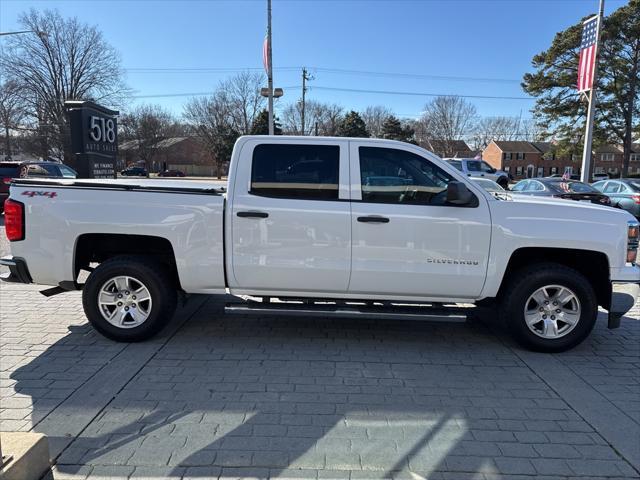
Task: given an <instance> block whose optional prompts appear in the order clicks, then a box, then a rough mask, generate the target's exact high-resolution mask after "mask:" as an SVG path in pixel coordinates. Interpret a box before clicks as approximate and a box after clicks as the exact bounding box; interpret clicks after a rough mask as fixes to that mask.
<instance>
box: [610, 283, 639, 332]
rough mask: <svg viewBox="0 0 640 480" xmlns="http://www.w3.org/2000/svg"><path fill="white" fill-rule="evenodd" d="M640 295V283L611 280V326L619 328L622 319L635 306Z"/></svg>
mask: <svg viewBox="0 0 640 480" xmlns="http://www.w3.org/2000/svg"><path fill="white" fill-rule="evenodd" d="M639 295H640V283H636V282H611V306H610V307H609V323H608V327H609V328H618V327H619V326H620V319H621V318H622V317H623V316H624V315H625V314H626V313H627V312H628V311H629V310H631V309H632V308H633V306H634V305H635V304H636V300H637V299H638V296H639Z"/></svg>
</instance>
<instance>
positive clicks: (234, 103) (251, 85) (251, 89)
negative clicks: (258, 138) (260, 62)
mask: <svg viewBox="0 0 640 480" xmlns="http://www.w3.org/2000/svg"><path fill="white" fill-rule="evenodd" d="M264 82H265V76H264V75H263V74H262V73H251V72H242V73H240V74H238V75H235V76H233V77H231V78H229V79H228V80H225V81H224V82H222V83H221V84H220V86H219V87H218V93H217V97H218V100H219V101H221V102H223V103H225V104H226V107H225V108H227V109H228V112H229V113H228V114H229V116H230V117H231V120H232V122H233V127H234V129H235V130H236V131H238V132H240V134H241V135H248V134H249V133H251V127H252V126H253V124H254V122H255V121H256V118H258V116H259V115H260V112H261V111H262V110H263V109H264V105H265V98H264V97H263V96H262V95H260V88H261V87H262V86H263V84H264Z"/></svg>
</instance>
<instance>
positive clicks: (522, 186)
mask: <svg viewBox="0 0 640 480" xmlns="http://www.w3.org/2000/svg"><path fill="white" fill-rule="evenodd" d="M528 184H529V181H528V180H524V181H522V182H518V183H516V184H515V185H514V186H513V188H512V189H511V191H513V192H524V191H525V190H526V187H527V185H528Z"/></svg>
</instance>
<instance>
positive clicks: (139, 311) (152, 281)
mask: <svg viewBox="0 0 640 480" xmlns="http://www.w3.org/2000/svg"><path fill="white" fill-rule="evenodd" d="M176 298H177V293H176V288H175V285H174V282H173V281H172V280H171V276H170V275H169V273H168V272H167V271H166V270H165V269H164V268H162V267H160V266H159V265H157V263H155V262H153V261H151V260H148V259H145V258H144V257H115V258H112V259H110V260H107V261H105V262H103V263H101V264H100V265H99V266H98V267H97V268H96V269H95V270H94V271H93V273H91V275H90V276H89V278H88V279H87V283H86V284H85V286H84V289H83V291H82V304H83V307H84V311H85V314H86V315H87V318H88V319H89V322H91V324H92V325H93V326H94V328H95V329H96V330H98V331H99V332H100V333H102V334H103V335H104V336H106V337H108V338H110V339H112V340H116V341H120V342H139V341H142V340H146V339H149V338H151V337H153V336H154V335H155V334H156V333H158V332H159V331H160V330H162V328H163V327H164V326H165V325H166V324H167V322H168V321H169V320H170V319H171V317H172V316H173V313H174V312H175V309H176Z"/></svg>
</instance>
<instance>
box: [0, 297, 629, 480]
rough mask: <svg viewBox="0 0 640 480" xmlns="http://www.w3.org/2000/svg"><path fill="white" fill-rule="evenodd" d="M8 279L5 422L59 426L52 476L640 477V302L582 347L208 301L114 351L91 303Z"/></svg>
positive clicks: (486, 330)
mask: <svg viewBox="0 0 640 480" xmlns="http://www.w3.org/2000/svg"><path fill="white" fill-rule="evenodd" d="M37 290H38V289H37V288H36V287H33V286H23V285H6V284H5V285H2V286H0V430H9V431H11V430H22V431H27V430H34V431H39V432H44V433H46V434H47V435H49V438H50V441H51V445H52V452H53V454H54V456H56V466H55V467H54V469H53V471H52V472H51V473H50V474H49V476H48V479H49V480H52V479H55V480H62V479H83V480H84V479H91V480H95V479H105V478H118V479H120V478H122V479H124V478H136V479H142V478H148V479H155V478H176V479H179V478H181V479H185V480H186V479H210V478H266V477H274V478H318V479H324V478H353V479H358V478H362V479H369V478H410V479H420V478H429V479H443V478H446V479H456V480H457V479H465V478H484V479H511V478H513V479H525V478H534V477H535V478H543V479H545V478H546V479H560V478H563V479H566V478H625V479H629V478H639V477H640V474H639V472H640V433H639V432H640V376H639V375H638V371H639V370H638V368H639V367H640V347H639V343H638V342H639V341H640V307H638V308H636V309H635V310H634V311H633V312H631V313H630V314H629V316H627V317H626V318H625V319H624V320H623V326H622V327H621V328H620V329H618V330H615V331H609V330H607V329H606V320H605V316H604V314H602V315H601V318H600V319H599V322H598V325H597V327H596V330H595V331H594V333H593V334H592V336H591V337H590V339H589V340H588V341H587V342H585V343H584V344H583V345H581V346H580V347H578V348H576V349H574V350H573V351H571V352H567V353H564V354H557V355H541V354H532V353H530V352H526V351H524V350H522V349H520V348H519V347H517V346H515V345H514V344H513V343H512V342H511V341H510V340H509V339H508V338H507V337H506V336H504V335H503V334H502V333H501V331H500V329H499V327H498V326H497V325H495V324H493V323H491V322H489V323H487V324H484V323H479V322H468V323H467V324H433V323H420V322H406V321H404V322H385V321H367V320H335V319H305V318H287V319H282V318H254V317H230V316H225V315H223V313H222V308H223V305H224V301H225V300H227V299H225V298H224V297H194V298H192V299H191V301H190V302H189V304H188V305H187V306H186V307H183V308H181V309H180V311H179V312H178V314H177V315H176V319H175V321H174V323H173V324H172V327H170V328H169V329H168V330H167V331H165V332H164V333H163V334H162V335H161V336H160V338H158V339H155V340H154V341H152V342H145V343H142V344H131V345H126V344H117V343H114V342H111V341H109V340H106V339H104V338H103V337H101V336H100V335H98V334H97V333H95V332H94V331H93V329H92V328H91V327H90V326H89V325H88V324H87V323H86V320H85V318H84V315H83V312H82V308H81V301H80V295H79V294H78V293H75V292H74V293H67V294H64V295H59V296H56V297H52V298H48V299H47V298H45V297H43V296H41V295H40V294H39V293H38V291H37Z"/></svg>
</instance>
